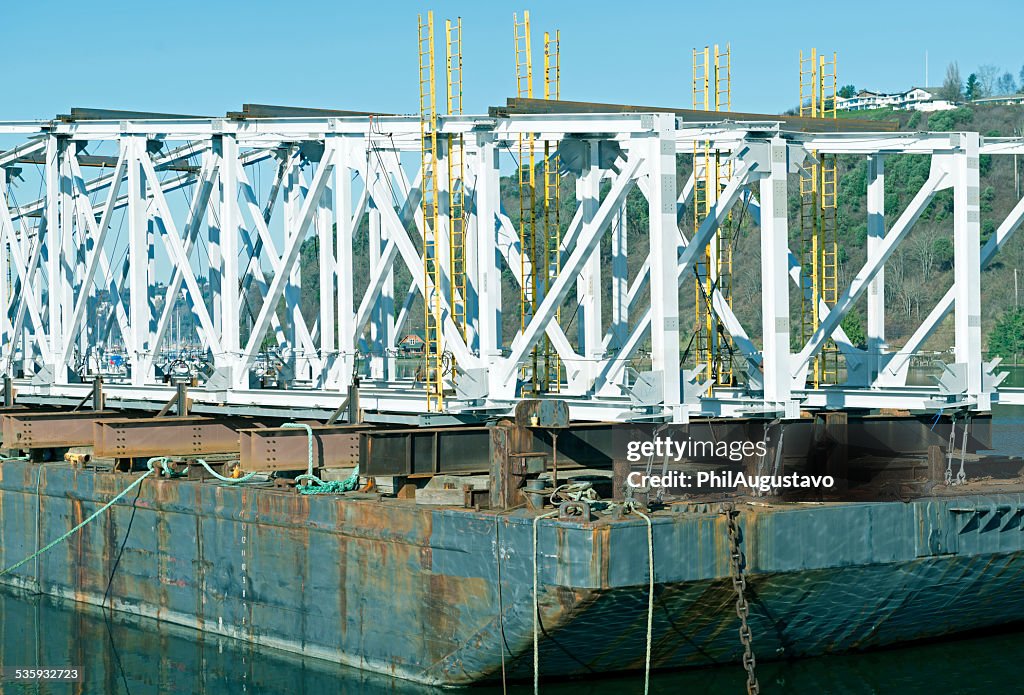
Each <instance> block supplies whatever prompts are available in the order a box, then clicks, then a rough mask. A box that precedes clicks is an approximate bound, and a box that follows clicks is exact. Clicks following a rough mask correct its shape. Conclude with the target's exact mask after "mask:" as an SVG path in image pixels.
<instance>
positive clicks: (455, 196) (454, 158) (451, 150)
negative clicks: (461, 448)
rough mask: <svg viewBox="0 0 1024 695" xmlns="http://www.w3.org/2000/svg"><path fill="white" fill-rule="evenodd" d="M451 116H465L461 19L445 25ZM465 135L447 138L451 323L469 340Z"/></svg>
mask: <svg viewBox="0 0 1024 695" xmlns="http://www.w3.org/2000/svg"><path fill="white" fill-rule="evenodd" d="M445 44H446V51H445V54H446V61H445V62H446V67H447V77H448V80H447V82H448V113H449V114H461V113H462V17H458V18H456V20H455V22H452V21H451V20H446V21H445ZM464 151H465V142H464V140H463V137H462V134H461V133H460V134H458V135H450V136H448V196H449V198H448V199H449V205H448V278H449V283H450V284H449V286H450V302H449V306H450V307H451V312H452V321H453V322H454V323H455V327H456V328H457V329H458V331H459V333H460V335H462V337H463V339H465V337H466V207H465V202H466V201H465V195H466V184H465V180H466V169H465V161H464Z"/></svg>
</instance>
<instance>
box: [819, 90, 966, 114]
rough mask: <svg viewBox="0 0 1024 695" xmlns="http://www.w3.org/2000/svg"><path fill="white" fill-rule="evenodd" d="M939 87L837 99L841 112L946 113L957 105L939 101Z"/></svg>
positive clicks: (837, 107) (858, 94)
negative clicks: (875, 110) (897, 110)
mask: <svg viewBox="0 0 1024 695" xmlns="http://www.w3.org/2000/svg"><path fill="white" fill-rule="evenodd" d="M938 93H939V88H938V87H911V88H910V89H908V90H907V91H905V92H892V93H886V92H872V91H870V90H867V89H862V90H860V91H859V92H857V93H856V94H854V95H853V96H852V97H836V109H837V110H839V111H866V110H868V109H884V108H890V109H901V110H906V111H946V110H948V109H955V108H956V105H955V104H953V103H950V102H948V101H945V100H943V99H937V98H936V96H937V95H938Z"/></svg>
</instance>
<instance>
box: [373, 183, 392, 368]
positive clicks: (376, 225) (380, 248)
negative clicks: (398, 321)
mask: <svg viewBox="0 0 1024 695" xmlns="http://www.w3.org/2000/svg"><path fill="white" fill-rule="evenodd" d="M367 212H368V216H369V224H370V228H369V237H370V238H369V242H370V254H369V257H370V275H371V276H374V275H376V274H377V273H379V272H381V263H382V260H383V258H384V249H385V248H386V246H387V241H386V238H385V235H384V230H383V228H382V227H381V223H380V211H379V210H378V209H377V206H376V203H374V202H372V201H371V202H370V203H369V204H368V209H367ZM367 291H369V289H368V290H367ZM370 346H371V347H370V353H371V355H372V357H371V358H370V377H371V378H373V379H394V378H395V376H396V374H395V357H394V349H395V272H394V270H392V269H389V270H387V272H386V273H385V275H384V280H383V282H382V284H381V290H380V295H379V296H378V297H377V299H376V301H374V303H373V311H371V313H370Z"/></svg>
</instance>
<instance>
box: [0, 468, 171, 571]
mask: <svg viewBox="0 0 1024 695" xmlns="http://www.w3.org/2000/svg"><path fill="white" fill-rule="evenodd" d="M155 462H156V459H150V460H149V461H148V462H147V464H146V465H147V467H148V468H149V470H147V471H146V472H145V473H144V474H142V475H141V476H139V477H138V478H136V479H135V480H134V481H133V482H132V484H131V485H129V486H128V487H126V488H125V489H124V490H121V492H119V493H117V495H116V496H115V497H114V498H113V499H112V500H110V501H109V502H107V503H106V504H104V505H103V506H102V507H100V508H99V509H97V510H96V511H95V512H93V513H92V514H90V515H89V516H88V517H86V518H85V519H84V520H83V521H82V523H80V524H78V525H77V526H75V527H74V528H73V529H71V530H70V531H68V532H67V533H65V534H64V535H62V536H61V537H60V538H58V539H56V540H54V541H52V542H50V543H48V544H47V545H46V547H44V548H40V549H39V550H37V551H36V552H34V553H32V554H31V555H29V556H28V557H27V558H25V559H24V560H22V561H20V562H16V563H14V564H13V565H11V566H10V567H8V568H6V569H4V570H3V571H0V577H2V576H3V575H5V574H9V573H11V572H13V571H14V570H16V569H18V568H19V567H21V566H22V565H24V564H25V563H26V562H29V561H30V560H33V559H35V558H37V557H39V556H40V555H42V554H43V553H45V552H46V551H48V550H51V549H53V548H55V547H56V546H57V545H59V544H60V543H62V542H63V541H65V540H67V539H68V538H70V537H71V536H73V535H74V534H75V533H77V532H78V531H80V530H82V528H84V527H85V525H86V524H88V523H89V522H91V521H92V520H93V519H95V518H96V517H98V516H99V515H100V514H102V513H103V512H105V511H107V510H108V509H110V508H111V507H112V506H114V505H115V504H116V503H117V501H118V500H119V499H121V498H122V497H124V496H125V495H127V494H128V493H129V492H131V491H132V490H134V489H135V488H136V487H138V486H139V485H141V484H142V481H143V480H145V479H146V478H148V477H149V476H151V475H153V473H155V472H156V468H154V467H153V464H154V463H155Z"/></svg>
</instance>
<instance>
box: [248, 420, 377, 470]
mask: <svg viewBox="0 0 1024 695" xmlns="http://www.w3.org/2000/svg"><path fill="white" fill-rule="evenodd" d="M367 429H369V427H367V426H366V425H338V426H329V427H316V426H314V427H313V428H312V430H313V466H314V467H315V468H348V467H350V466H356V465H358V464H359V433H360V432H365V431H366V430H367ZM238 437H239V442H238V443H239V450H240V452H239V456H240V457H239V465H240V466H241V467H242V470H245V471H296V470H305V468H306V466H308V465H309V437H308V435H307V434H306V431H305V430H303V429H297V428H290V427H268V428H265V429H250V430H239V431H238Z"/></svg>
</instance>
